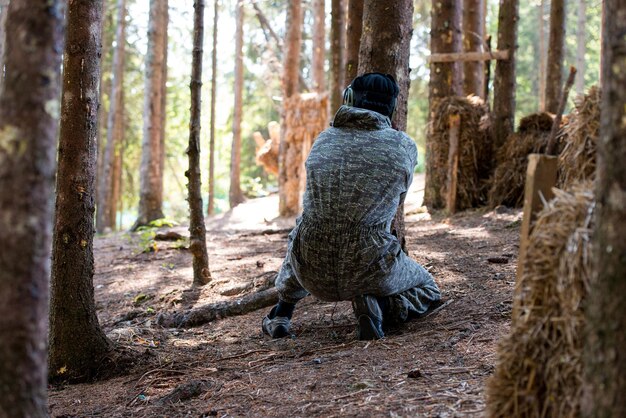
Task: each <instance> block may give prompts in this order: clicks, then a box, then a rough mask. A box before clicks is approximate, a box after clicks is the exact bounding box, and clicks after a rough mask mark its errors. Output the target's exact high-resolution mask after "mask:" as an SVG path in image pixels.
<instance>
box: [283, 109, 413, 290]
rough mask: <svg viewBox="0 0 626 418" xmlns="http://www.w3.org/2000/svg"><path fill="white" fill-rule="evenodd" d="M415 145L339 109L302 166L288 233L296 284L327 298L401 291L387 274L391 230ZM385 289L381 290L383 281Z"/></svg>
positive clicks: (387, 125)
mask: <svg viewBox="0 0 626 418" xmlns="http://www.w3.org/2000/svg"><path fill="white" fill-rule="evenodd" d="M416 163H417V148H416V146H415V143H414V142H413V140H412V139H411V138H409V137H408V136H407V135H406V134H405V133H403V132H400V131H397V130H395V129H392V128H391V121H390V120H389V118H388V117H386V116H383V115H381V114H379V113H377V112H373V111H369V110H366V109H360V108H356V107H347V106H342V107H341V108H339V110H338V111H337V114H336V115H335V119H334V121H333V123H332V126H331V127H330V128H328V129H326V130H325V131H324V132H322V133H321V134H320V135H319V137H318V138H317V139H316V141H315V143H314V144H313V147H312V148H311V152H310V154H309V156H308V158H307V161H306V175H307V182H306V191H305V194H304V202H303V204H304V210H303V214H302V216H301V217H300V218H299V219H298V222H297V224H296V228H295V229H294V231H293V232H292V234H290V243H289V247H290V248H289V256H290V259H291V263H290V264H291V267H292V268H293V273H294V274H295V275H296V277H297V279H298V281H299V282H300V284H301V285H302V286H303V287H304V288H305V289H306V290H307V291H308V292H310V293H312V294H314V295H316V296H317V297H319V298H321V299H326V300H349V299H351V298H352V297H354V296H355V295H357V294H362V293H367V292H368V286H369V285H368V283H370V284H371V286H372V289H374V288H375V290H376V291H375V293H376V294H380V293H386V294H391V293H396V292H399V291H402V290H405V289H403V288H400V287H406V286H404V284H401V283H400V282H399V281H397V280H396V281H395V284H393V283H394V280H387V279H392V277H389V275H390V274H391V273H392V270H394V271H398V272H401V271H404V270H405V269H403V268H397V267H398V266H396V265H395V264H397V262H398V260H400V259H403V258H402V257H400V256H399V253H400V252H401V249H400V244H399V242H398V240H397V238H396V237H395V236H393V235H392V234H391V233H390V226H391V222H392V220H393V217H394V215H395V213H396V210H397V208H398V205H399V204H400V203H401V202H403V200H404V197H405V195H406V193H407V190H408V188H409V185H410V184H411V181H412V179H413V170H414V168H415V165H416ZM383 279H384V280H385V281H389V286H390V287H389V288H388V289H387V288H385V287H384V286H383V288H382V289H381V283H380V281H381V280H383Z"/></svg>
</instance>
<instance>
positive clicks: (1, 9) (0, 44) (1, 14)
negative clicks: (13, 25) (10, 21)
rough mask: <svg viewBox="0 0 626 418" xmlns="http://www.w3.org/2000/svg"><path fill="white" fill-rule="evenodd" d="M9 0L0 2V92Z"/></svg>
mask: <svg viewBox="0 0 626 418" xmlns="http://www.w3.org/2000/svg"><path fill="white" fill-rule="evenodd" d="M8 8H9V0H4V1H0V92H2V83H3V81H4V49H5V48H4V45H5V43H6V31H5V27H6V20H7V10H8Z"/></svg>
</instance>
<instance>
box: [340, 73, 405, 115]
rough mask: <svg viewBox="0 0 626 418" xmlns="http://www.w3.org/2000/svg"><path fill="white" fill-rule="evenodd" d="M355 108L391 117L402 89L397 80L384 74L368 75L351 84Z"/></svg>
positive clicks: (356, 79)
mask: <svg viewBox="0 0 626 418" xmlns="http://www.w3.org/2000/svg"><path fill="white" fill-rule="evenodd" d="M350 88H351V89H352V91H353V94H354V106H355V107H360V108H363V109H369V110H373V111H375V112H378V113H380V114H383V115H385V116H389V117H391V115H392V113H393V110H394V109H395V107H396V99H397V97H398V93H399V92H400V88H399V87H398V84H397V83H396V80H394V78H393V77H392V76H391V75H389V74H383V73H368V74H363V75H361V76H359V77H357V78H355V79H354V80H353V81H352V83H351V84H350Z"/></svg>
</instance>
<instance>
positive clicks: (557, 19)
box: [545, 0, 565, 113]
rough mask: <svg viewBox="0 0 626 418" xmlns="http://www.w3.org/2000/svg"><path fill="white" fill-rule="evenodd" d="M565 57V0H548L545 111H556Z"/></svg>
mask: <svg viewBox="0 0 626 418" xmlns="http://www.w3.org/2000/svg"><path fill="white" fill-rule="evenodd" d="M564 57H565V0H551V2H550V40H549V43H548V66H547V69H546V98H545V102H546V111H547V112H550V113H556V110H557V108H558V107H559V99H560V97H561V86H562V84H563V59H564Z"/></svg>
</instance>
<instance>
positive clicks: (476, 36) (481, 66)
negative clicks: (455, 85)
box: [463, 0, 486, 97]
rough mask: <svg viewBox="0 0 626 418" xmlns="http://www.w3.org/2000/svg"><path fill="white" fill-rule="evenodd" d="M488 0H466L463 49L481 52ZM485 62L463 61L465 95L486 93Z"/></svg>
mask: <svg viewBox="0 0 626 418" xmlns="http://www.w3.org/2000/svg"><path fill="white" fill-rule="evenodd" d="M485 1H486V0H465V2H464V4H463V51H465V52H472V51H476V52H480V51H482V50H483V42H484V37H485V32H484V29H485V15H483V11H484V7H483V6H484V5H483V3H484V2H485ZM484 84H485V62H484V61H467V62H465V63H463V91H464V94H465V95H468V94H475V95H476V96H481V97H482V96H483V95H484V91H485V88H484Z"/></svg>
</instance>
